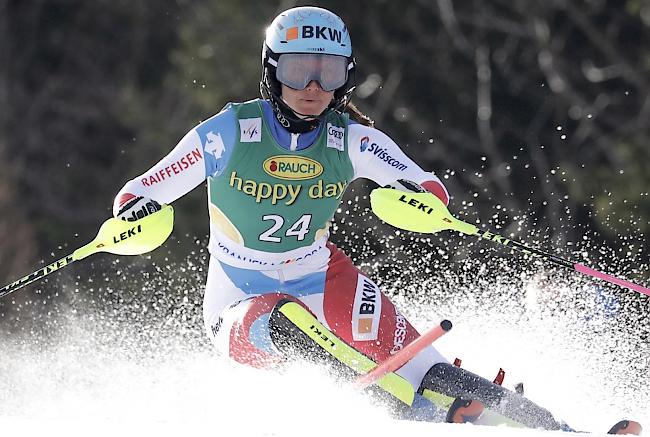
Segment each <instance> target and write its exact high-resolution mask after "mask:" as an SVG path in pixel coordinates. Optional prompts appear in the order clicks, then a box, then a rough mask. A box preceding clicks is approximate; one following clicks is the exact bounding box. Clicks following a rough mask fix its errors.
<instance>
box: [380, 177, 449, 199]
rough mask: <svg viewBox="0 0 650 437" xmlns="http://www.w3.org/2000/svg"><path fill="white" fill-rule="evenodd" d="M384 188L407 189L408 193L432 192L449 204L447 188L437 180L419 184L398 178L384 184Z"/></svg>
mask: <svg viewBox="0 0 650 437" xmlns="http://www.w3.org/2000/svg"><path fill="white" fill-rule="evenodd" d="M384 188H392V189H394V190H398V191H405V192H407V193H427V192H428V193H432V194H433V195H434V196H436V197H437V198H438V199H440V200H442V201H443V203H444V204H445V205H448V204H449V194H448V193H447V189H446V188H445V187H444V185H442V183H441V182H440V181H439V180H437V178H436V180H429V181H424V182H422V183H421V184H417V183H415V182H413V181H409V180H408V179H398V180H396V181H394V182H391V183H390V184H388V185H384Z"/></svg>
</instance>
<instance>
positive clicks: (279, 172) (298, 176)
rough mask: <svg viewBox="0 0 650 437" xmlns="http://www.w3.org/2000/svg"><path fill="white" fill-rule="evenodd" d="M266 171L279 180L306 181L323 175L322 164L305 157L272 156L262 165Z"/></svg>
mask: <svg viewBox="0 0 650 437" xmlns="http://www.w3.org/2000/svg"><path fill="white" fill-rule="evenodd" d="M262 167H263V168H264V171H265V172H266V173H267V174H269V175H271V176H273V177H275V178H278V179H285V180H292V181H296V180H304V179H313V178H315V177H318V176H320V175H321V174H322V173H323V166H322V164H321V163H320V162H318V161H314V160H313V159H311V158H305V157H303V156H291V155H278V156H271V157H270V158H268V159H267V160H266V161H264V163H263V164H262Z"/></svg>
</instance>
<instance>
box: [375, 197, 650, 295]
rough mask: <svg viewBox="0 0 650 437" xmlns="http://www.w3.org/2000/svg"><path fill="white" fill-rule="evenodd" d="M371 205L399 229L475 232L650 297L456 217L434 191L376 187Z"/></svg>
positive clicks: (619, 281) (644, 291) (641, 289)
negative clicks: (424, 191) (410, 191)
mask: <svg viewBox="0 0 650 437" xmlns="http://www.w3.org/2000/svg"><path fill="white" fill-rule="evenodd" d="M370 205H371V207H372V211H373V212H374V213H375V214H376V215H377V217H379V218H380V219H382V220H383V221H385V222H386V223H388V224H389V225H392V226H395V227H397V228H400V229H405V230H407V231H413V232H423V233H435V232H439V231H443V230H451V231H458V232H462V233H463V234H467V235H476V236H478V237H479V238H480V239H481V240H488V241H491V242H493V243H496V244H500V245H502V246H506V247H511V248H513V249H515V250H518V251H520V252H522V253H524V254H526V255H531V256H534V257H538V258H541V259H544V260H547V261H549V262H551V263H553V264H557V265H560V266H562V267H566V268H569V269H572V270H575V271H577V272H580V273H582V274H584V275H588V276H591V277H594V278H598V279H602V280H603V281H607V282H610V283H612V284H616V285H619V286H621V287H626V288H629V289H630V290H634V291H636V292H638V293H642V294H645V295H648V296H650V289H649V288H647V287H643V286H641V285H638V284H635V283H633V282H630V281H627V280H625V279H622V278H618V277H616V276H613V275H609V274H607V273H603V272H600V271H598V270H594V269H592V268H590V267H587V266H585V265H583V264H580V263H577V262H574V261H569V260H567V259H564V258H561V257H559V256H556V255H553V254H550V253H547V252H544V251H542V250H540V249H536V248H534V247H530V246H527V245H525V244H523V243H519V242H517V241H513V240H510V239H509V238H506V237H502V236H501V235H498V234H496V233H494V232H491V231H481V230H480V229H478V228H477V227H476V226H474V225H472V224H469V223H467V222H464V221H461V220H458V219H457V218H455V217H453V216H452V215H451V214H450V213H449V210H448V209H447V207H446V206H445V204H444V203H443V202H442V201H441V200H440V199H438V198H437V197H436V196H434V195H433V194H431V193H406V192H403V191H398V190H393V189H390V188H377V189H375V190H373V191H372V193H370Z"/></svg>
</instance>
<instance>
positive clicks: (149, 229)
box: [0, 205, 174, 298]
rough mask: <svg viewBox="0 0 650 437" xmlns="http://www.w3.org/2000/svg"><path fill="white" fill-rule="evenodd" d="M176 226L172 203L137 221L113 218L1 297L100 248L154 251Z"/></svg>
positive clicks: (124, 252)
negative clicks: (83, 241)
mask: <svg viewBox="0 0 650 437" xmlns="http://www.w3.org/2000/svg"><path fill="white" fill-rule="evenodd" d="M173 228H174V209H173V208H172V207H171V205H165V206H164V207H163V208H162V209H161V210H160V211H158V212H155V213H153V214H150V215H148V216H147V217H144V218H143V219H140V220H138V221H135V222H127V221H124V220H120V219H117V218H109V219H108V220H106V221H105V222H104V223H103V224H102V226H101V227H100V228H99V232H98V233H97V236H96V237H95V239H94V240H92V241H91V242H90V243H88V244H86V245H84V246H82V247H80V248H78V249H77V250H75V251H74V252H72V253H71V254H70V255H68V256H65V257H63V258H61V259H60V260H58V261H55V262H53V263H52V264H49V265H47V266H45V267H41V268H40V269H38V270H36V271H35V272H32V273H30V274H29V275H27V276H24V277H22V278H20V279H18V280H16V281H14V282H12V283H10V284H8V285H5V286H4V287H2V288H0V298H2V297H4V296H6V295H8V294H9V293H11V292H13V291H16V290H18V289H19V288H22V287H24V286H25V285H27V284H31V283H32V282H34V281H37V280H39V279H41V278H43V277H45V276H47V275H49V274H50V273H52V272H55V271H57V270H60V269H62V268H64V267H66V266H69V265H70V264H72V263H73V262H75V261H79V260H81V259H84V258H86V257H87V256H90V255H92V254H94V253H97V252H108V253H113V254H116V255H140V254H143V253H147V252H151V251H152V250H154V249H156V248H157V247H159V246H160V245H161V244H163V243H164V242H165V240H167V237H169V235H170V234H171V232H172V229H173Z"/></svg>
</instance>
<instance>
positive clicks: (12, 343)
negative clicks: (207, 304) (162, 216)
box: [0, 283, 650, 437]
mask: <svg viewBox="0 0 650 437" xmlns="http://www.w3.org/2000/svg"><path fill="white" fill-rule="evenodd" d="M491 287H493V288H492V289H491V290H484V292H485V293H487V294H490V293H492V295H493V296H502V295H509V294H511V293H512V290H509V289H506V288H505V287H507V285H503V284H499V283H497V284H495V285H491ZM170 288H171V287H170ZM525 291H526V299H525V300H522V301H518V302H513V303H512V306H509V304H507V303H505V302H508V301H507V300H506V301H499V300H497V301H495V302H494V304H493V305H491V306H486V305H485V301H480V299H478V296H477V295H473V294H472V291H471V290H469V291H467V290H466V291H465V292H462V293H461V292H459V293H458V295H457V297H456V298H454V299H451V300H445V301H437V302H419V303H417V302H415V301H414V300H413V298H412V296H409V295H399V294H398V295H394V296H392V297H393V299H394V300H395V301H396V302H397V304H398V306H399V307H400V308H402V309H403V311H404V313H405V314H406V315H407V317H409V318H410V319H411V320H413V321H414V323H415V325H416V326H417V327H419V328H420V329H423V330H424V329H427V328H428V327H430V326H432V325H433V324H435V323H437V321H439V320H440V319H441V318H443V317H444V318H449V319H451V320H452V321H453V322H454V329H452V331H451V332H450V333H449V334H447V335H446V336H445V337H443V338H442V339H440V340H439V341H438V342H437V343H436V346H437V347H438V348H439V349H440V350H441V351H442V352H443V353H445V354H446V355H447V356H448V357H449V358H450V359H453V358H454V357H456V356H459V357H462V358H463V366H464V367H466V368H468V369H469V370H471V371H474V372H476V373H479V374H481V375H483V376H485V377H488V378H492V377H493V376H494V375H495V374H496V372H497V371H498V369H499V367H503V368H505V370H506V381H505V383H504V385H506V386H508V387H512V386H514V384H515V383H517V382H520V381H523V382H524V383H525V390H526V395H527V396H528V397H529V398H531V399H532V400H533V401H535V402H537V403H539V404H540V405H542V406H545V407H546V408H548V409H549V410H551V411H552V412H553V413H554V414H555V415H556V416H557V417H558V418H562V419H564V420H565V421H567V423H569V424H570V425H571V426H573V427H575V428H577V429H582V430H585V431H589V432H593V433H595V434H598V435H601V434H605V432H606V431H607V429H609V427H610V426H611V425H613V424H614V423H615V422H617V421H618V420H620V419H623V418H630V419H635V420H639V421H641V422H642V423H646V424H648V423H650V413H649V412H648V405H650V394H649V391H648V383H647V381H648V380H649V379H648V377H649V376H650V372H649V370H648V354H647V351H648V349H647V337H643V336H641V337H638V338H635V337H634V335H632V334H633V333H634V331H631V332H632V334H631V333H630V332H626V331H624V330H622V329H620V328H619V327H617V326H620V324H621V322H620V321H618V322H616V323H618V325H616V324H615V323H614V322H612V321H611V320H608V319H607V317H606V316H604V315H602V314H600V315H599V314H597V313H593V314H591V313H590V315H589V317H586V316H585V314H586V313H585V312H584V310H583V311H582V312H577V311H576V312H574V313H571V312H566V311H565V312H560V313H555V312H552V311H546V309H545V307H544V305H546V300H545V299H544V297H543V295H544V293H545V288H544V287H541V286H538V285H536V284H535V283H531V284H530V285H529V287H528V288H527V289H526V290H525ZM75 293H80V294H83V289H81V290H79V289H76V290H75ZM197 293H198V295H199V296H200V290H198V291H197ZM183 299H184V300H183V301H182V302H181V304H178V305H184V307H185V308H190V309H191V311H190V312H189V315H188V314H185V313H182V314H180V315H179V313H173V314H171V315H169V314H168V315H167V316H166V317H167V318H166V319H165V317H162V318H161V317H160V315H159V314H158V313H156V311H155V309H156V308H155V307H156V305H153V306H152V307H151V308H150V309H148V310H147V309H146V308H144V309H143V308H141V307H139V306H138V305H137V304H133V303H132V302H131V303H129V302H127V301H120V302H118V304H116V305H114V306H111V305H110V302H109V303H106V302H104V303H99V304H98V305H97V306H96V307H95V309H94V310H93V309H88V310H87V311H85V312H81V311H79V308H76V307H75V303H74V302H72V303H70V304H69V307H67V308H61V309H58V310H57V311H58V314H44V315H43V318H44V319H45V320H48V319H50V318H55V317H56V318H57V320H59V322H58V324H57V329H56V332H57V333H56V335H54V336H53V337H52V338H50V339H47V340H45V339H41V338H39V336H38V335H36V334H34V333H32V334H30V333H29V332H28V333H23V335H21V336H20V340H18V336H17V337H16V338H12V337H11V336H10V335H9V336H8V335H6V334H5V336H4V338H3V339H2V340H0V435H3V436H5V435H6V436H9V435H17V436H23V435H65V436H76V435H79V436H81V435H84V436H89V435H90V436H93V437H95V436H112V437H114V436H130V435H135V436H140V435H152V436H167V435H170V436H171V435H173V436H186V435H212V436H230V435H235V436H249V435H250V436H299V435H300V436H304V435H310V436H320V435H323V436H325V435H327V436H332V435H336V434H338V435H346V436H347V435H350V436H410V437H414V436H432V435H444V436H449V437H454V436H471V437H496V436H506V437H508V436H527V437H549V436H550V435H552V434H551V432H549V431H541V430H527V429H525V430H522V429H513V428H504V427H498V428H491V427H481V426H474V425H450V424H431V423H414V422H404V421H396V420H392V419H389V418H387V417H386V415H385V414H384V413H383V412H382V411H381V410H380V409H379V408H377V407H373V406H371V405H369V404H368V403H367V402H365V401H364V400H363V399H362V398H361V397H360V395H358V394H357V393H354V392H352V391H351V390H349V389H344V388H340V387H335V386H333V384H332V383H331V381H329V380H328V379H327V378H325V377H323V376H320V374H319V373H318V371H317V369H314V368H311V367H306V368H293V369H291V370H290V371H289V372H288V374H289V375H285V376H283V375H278V374H275V373H270V372H265V371H259V370H253V369H248V368H242V367H238V366H235V365H233V364H229V363H226V362H223V361H222V360H220V359H218V358H217V357H215V356H214V354H213V351H212V348H211V346H210V345H209V343H208V342H207V339H206V338H205V337H204V335H203V332H202V329H203V328H202V326H201V323H200V317H198V318H197V317H196V315H197V314H200V302H197V301H195V300H192V298H190V299H189V301H188V298H187V296H186V297H184V298H183ZM473 301H476V302H474V303H475V304H473V303H472V302H473ZM522 305H523V307H522ZM96 308H102V310H101V311H104V313H101V311H99V310H97V309H96ZM116 308H117V309H116ZM120 308H122V309H120ZM135 308H137V311H135ZM197 308H198V310H197ZM581 308H582V307H581ZM127 310H128V311H130V313H128V314H124V312H125V311H127ZM97 311H99V312H97ZM128 311H127V312H128ZM146 314H149V315H152V316H153V317H151V319H147V318H146V317H145V316H144V315H146ZM145 319H146V320H145ZM151 320H159V321H160V324H158V325H156V324H155V323H153V322H151ZM626 323H627V322H626ZM626 323H623V325H622V326H627V325H629V323H627V324H626ZM614 325H616V326H614ZM612 326H614V328H613V329H609V328H608V327H610V328H611V327H612ZM554 433H555V432H554ZM563 435H566V434H563Z"/></svg>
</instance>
